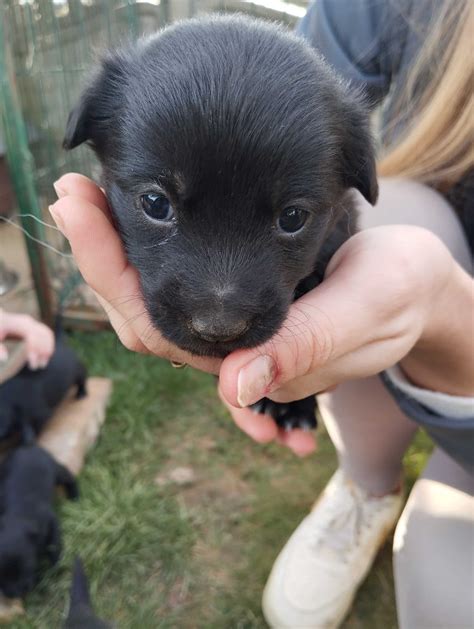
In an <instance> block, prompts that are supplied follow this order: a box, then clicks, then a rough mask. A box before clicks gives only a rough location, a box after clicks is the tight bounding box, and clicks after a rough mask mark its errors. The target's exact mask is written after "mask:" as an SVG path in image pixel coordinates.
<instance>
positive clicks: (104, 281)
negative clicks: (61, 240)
mask: <svg viewBox="0 0 474 629" xmlns="http://www.w3.org/2000/svg"><path fill="white" fill-rule="evenodd" d="M49 210H50V213H51V216H52V217H53V219H54V220H55V222H56V224H57V226H58V227H59V229H60V230H61V231H62V232H63V234H64V235H65V236H66V238H67V239H68V240H69V243H70V245H71V249H72V252H73V254H74V258H75V260H76V262H77V265H78V267H79V270H80V271H81V273H82V276H83V277H84V279H85V281H86V282H87V284H89V286H90V287H91V288H92V289H93V290H95V292H96V293H98V294H99V295H101V296H102V297H103V298H104V299H106V301H108V302H109V303H111V304H113V303H114V300H116V299H118V298H122V299H128V300H129V301H128V302H127V303H128V307H127V308H125V312H127V313H130V311H131V312H132V313H133V314H136V305H137V303H136V300H133V299H132V298H133V297H134V296H135V297H138V296H139V294H140V291H139V282H138V274H137V272H136V270H135V269H134V268H133V267H132V266H130V264H129V263H128V260H127V258H126V255H125V251H124V249H123V246H122V242H121V240H120V237H119V235H118V234H117V232H116V231H115V229H114V228H113V226H112V225H111V223H110V221H109V220H108V218H107V217H106V216H105V214H104V213H103V212H102V211H101V210H100V209H99V208H98V207H97V206H95V205H94V204H92V203H90V202H88V201H85V200H84V199H83V198H82V197H77V196H66V197H63V198H62V199H59V200H58V201H56V203H54V204H53V205H52V206H50V208H49ZM131 304H134V306H131ZM115 307H117V306H115ZM117 309H118V310H119V311H120V312H121V314H124V312H122V310H121V309H120V308H119V307H117Z"/></svg>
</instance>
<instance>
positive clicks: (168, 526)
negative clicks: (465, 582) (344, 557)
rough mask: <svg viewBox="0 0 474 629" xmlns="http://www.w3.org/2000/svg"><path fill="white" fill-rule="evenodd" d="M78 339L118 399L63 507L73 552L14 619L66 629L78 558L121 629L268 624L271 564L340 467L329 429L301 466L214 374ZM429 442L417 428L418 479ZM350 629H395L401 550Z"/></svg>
mask: <svg viewBox="0 0 474 629" xmlns="http://www.w3.org/2000/svg"><path fill="white" fill-rule="evenodd" d="M71 343H72V345H73V346H74V347H75V348H76V349H77V351H78V353H79V354H80V355H81V357H82V358H83V359H84V361H85V362H86V364H87V365H88V367H89V371H90V373H91V374H93V375H107V376H110V377H111V378H112V379H113V381H114V393H113V398H112V402H111V404H110V407H109V410H108V414H107V420H106V423H105V425H104V428H103V430H102V435H101V438H100V441H99V443H98V444H97V446H96V447H95V448H94V449H93V451H92V452H91V453H90V456H89V458H88V461H87V465H86V467H85V469H84V471H83V472H82V474H81V476H80V479H79V480H80V487H81V498H80V500H79V501H78V502H77V503H70V502H69V503H66V502H65V501H61V502H60V503H59V505H58V508H59V511H60V515H61V520H62V525H63V537H64V553H63V558H62V560H61V561H60V563H59V564H58V566H57V567H55V568H54V569H51V570H49V571H48V572H47V573H46V574H45V577H44V579H43V580H42V582H41V583H40V585H39V586H38V587H37V589H36V590H35V591H34V592H33V593H32V594H31V595H30V596H29V597H28V598H27V600H26V611H27V615H26V616H25V617H23V618H22V619H20V620H17V621H16V622H14V623H12V624H11V625H10V626H11V627H14V628H15V629H26V628H33V627H34V628H38V629H56V628H59V627H60V624H61V618H62V617H63V614H64V613H65V610H66V607H67V592H68V588H69V582H70V571H71V565H72V561H73V557H74V556H75V555H76V554H80V555H81V557H82V559H83V561H84V563H85V566H86V569H87V572H88V574H89V578H90V580H91V588H92V593H93V597H94V600H95V603H96V608H97V611H98V612H99V613H100V614H101V615H102V616H103V617H105V618H109V619H111V620H113V621H114V622H115V623H116V625H117V626H118V627H119V628H120V629H135V628H137V629H138V628H140V629H159V628H160V629H161V628H171V627H173V628H175V627H176V628H180V629H181V628H183V629H187V628H189V629H191V628H206V629H208V628H209V629H212V628H215V629H228V628H236V629H237V628H238V629H244V628H245V629H247V628H249V629H250V628H257V627H259V628H260V627H265V626H266V624H265V622H264V620H263V617H262V615H261V612H260V594H261V591H262V588H263V585H264V583H265V578H266V575H267V574H268V572H269V570H270V567H271V565H272V560H273V559H274V557H275V556H276V554H277V552H278V550H279V549H280V547H281V546H282V544H283V543H284V542H285V540H286V538H287V537H288V535H289V534H290V533H291V531H292V530H293V528H294V527H295V525H296V524H297V523H298V522H299V521H300V520H301V518H302V517H303V516H304V515H305V513H306V512H307V509H308V507H309V505H310V504H311V503H312V502H313V501H314V499H315V497H316V496H317V494H318V493H319V491H320V490H321V489H322V488H323V486H324V485H325V483H326V482H327V480H328V479H329V478H330V476H331V474H332V473H333V471H334V469H335V467H336V457H335V454H334V449H333V447H332V445H331V442H330V441H329V438H328V436H327V435H326V434H325V432H324V430H323V429H321V428H320V429H319V451H318V453H317V455H315V456H312V457H310V458H309V459H307V460H304V461H301V460H299V459H297V458H296V457H294V456H293V455H291V454H290V453H289V452H285V451H284V450H283V449H282V448H280V447H278V446H275V445H269V446H260V445H257V444H255V443H254V442H252V441H251V440H250V439H248V438H247V437H246V436H245V435H243V434H242V433H240V431H239V430H238V429H237V428H236V427H235V426H234V424H233V423H232V421H231V420H230V417H229V416H228V414H227V412H226V411H225V410H224V409H223V407H222V406H221V404H220V403H219V401H218V400H217V397H216V390H215V382H214V379H213V378H212V377H211V376H208V375H205V374H201V373H198V372H196V371H194V370H191V369H184V370H175V369H172V368H171V367H170V366H169V364H168V363H166V362H163V361H161V360H159V359H157V358H153V357H149V356H146V357H145V356H140V355H137V354H132V353H130V352H128V351H127V350H125V349H124V348H123V347H121V345H120V344H119V342H118V340H117V339H116V337H115V335H114V334H112V333H110V332H103V333H96V334H90V333H83V334H82V333H81V334H80V333H77V334H75V335H73V336H72V337H71ZM428 450H429V445H428V440H427V438H426V437H424V436H423V435H418V437H417V440H416V443H415V444H414V446H413V447H412V448H411V449H410V451H409V453H408V454H407V457H406V468H407V477H408V483H409V484H411V483H412V482H413V480H414V479H415V478H416V475H417V474H418V472H419V470H420V468H421V467H422V466H423V464H424V461H425V460H426V455H427V452H428ZM178 467H186V468H191V470H192V473H193V474H192V478H190V479H189V482H188V483H187V484H179V483H176V482H174V481H172V480H169V479H170V474H171V478H173V477H174V475H173V471H174V470H176V468H178ZM344 627H345V628H347V629H349V628H350V629H356V628H360V629H362V628H363V629H372V628H373V629H375V628H377V629H378V628H380V627H384V628H385V629H389V628H391V627H396V617H395V607H394V596H393V580H392V573H391V557H390V546H389V544H387V546H386V547H385V549H384V550H383V551H382V553H381V555H380V556H379V558H378V560H377V562H376V564H375V568H374V570H373V571H372V573H371V575H370V576H369V578H368V579H367V581H366V583H365V584H364V586H363V587H362V589H361V591H360V595H359V596H358V599H357V603H356V605H355V607H354V609H353V611H352V613H351V615H350V617H349V618H348V620H347V622H346V624H345V625H344Z"/></svg>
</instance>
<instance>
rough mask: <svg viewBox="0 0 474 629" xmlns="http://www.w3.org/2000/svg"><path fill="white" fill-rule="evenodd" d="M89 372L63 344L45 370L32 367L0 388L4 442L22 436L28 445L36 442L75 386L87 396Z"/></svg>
mask: <svg viewBox="0 0 474 629" xmlns="http://www.w3.org/2000/svg"><path fill="white" fill-rule="evenodd" d="M86 377H87V376H86V370H85V367H84V366H83V365H82V363H81V362H79V360H78V358H77V356H76V355H75V353H74V352H73V351H72V349H70V348H69V347H67V346H66V345H64V343H62V342H61V341H60V340H57V341H56V347H55V350H54V353H53V355H52V356H51V359H50V361H49V363H48V364H47V365H46V367H45V368H44V369H37V370H36V371H33V370H31V369H30V368H29V367H28V366H25V367H23V369H22V370H21V371H20V372H19V373H18V374H16V375H15V376H13V378H10V379H9V380H7V381H6V382H4V383H3V384H0V440H3V439H6V438H8V437H10V436H11V435H12V434H14V433H19V434H20V435H21V437H22V439H23V442H24V443H28V442H31V441H33V440H34V437H35V436H36V435H38V434H39V433H40V432H41V430H42V428H43V427H44V426H45V424H46V423H47V422H48V420H49V419H50V418H51V416H52V415H53V413H54V410H55V408H56V407H57V406H58V405H59V403H60V402H61V401H62V400H63V399H64V397H65V395H66V394H67V392H68V390H69V389H70V388H71V387H72V386H76V387H77V397H78V398H81V397H84V396H85V395H86Z"/></svg>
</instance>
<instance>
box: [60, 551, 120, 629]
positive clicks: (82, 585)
mask: <svg viewBox="0 0 474 629" xmlns="http://www.w3.org/2000/svg"><path fill="white" fill-rule="evenodd" d="M111 628H112V625H111V624H109V623H108V622H106V621H105V620H102V619H101V618H99V617H98V616H96V614H95V612H94V609H93V607H92V602H91V597H90V593H89V584H88V582H87V577H86V573H85V571H84V566H83V565H82V561H81V560H80V559H79V557H76V560H75V562H74V569H73V574H72V583H71V595H70V601H69V612H68V616H67V618H66V620H65V621H64V624H63V629H111Z"/></svg>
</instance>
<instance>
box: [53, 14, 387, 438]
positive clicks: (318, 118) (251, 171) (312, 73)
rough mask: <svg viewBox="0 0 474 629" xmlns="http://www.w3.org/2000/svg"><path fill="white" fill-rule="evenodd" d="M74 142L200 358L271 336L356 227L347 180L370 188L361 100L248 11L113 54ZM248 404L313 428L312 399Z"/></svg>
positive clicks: (182, 338) (179, 332)
mask: <svg viewBox="0 0 474 629" xmlns="http://www.w3.org/2000/svg"><path fill="white" fill-rule="evenodd" d="M83 142H88V143H89V144H90V145H91V146H92V148H93V149H94V151H95V152H96V154H97V155H98V157H99V159H100V161H101V163H102V167H103V185H104V187H105V190H106V193H107V196H108V199H109V201H110V204H111V207H112V210H113V215H114V218H115V221H116V224H117V227H118V230H119V232H120V234H121V237H122V239H123V242H124V245H125V248H126V251H127V255H128V257H129V260H130V261H131V263H132V264H133V265H134V266H135V267H136V268H137V269H138V271H139V275H140V280H141V288H142V292H143V295H144V299H145V303H146V307H147V310H148V312H149V314H150V317H151V320H152V321H153V323H154V325H155V326H156V327H157V328H158V329H159V330H160V331H161V332H162V333H163V335H164V336H165V337H166V338H168V339H169V340H170V341H172V342H173V343H175V344H176V345H178V346H179V347H181V348H182V349H185V350H187V351H189V352H191V353H193V354H196V355H204V356H219V357H224V356H226V355H227V354H229V353H230V352H232V351H234V350H237V349H242V348H249V347H255V346H257V345H259V344H261V343H263V342H265V341H267V340H268V339H269V338H270V337H271V336H272V335H274V334H275V333H277V332H278V330H279V329H280V327H281V325H282V324H283V321H284V319H285V316H286V315H287V313H288V309H289V306H290V304H291V302H292V301H293V300H294V299H296V298H297V297H299V296H301V295H302V294H304V293H305V292H307V291H308V290H310V289H311V288H313V287H315V286H316V285H317V284H318V283H319V282H321V281H322V279H323V277H324V271H325V268H326V266H327V264H328V262H329V260H330V258H331V257H332V255H333V254H334V252H335V251H336V250H337V249H338V248H339V246H340V245H341V244H342V243H343V242H344V241H345V240H346V239H347V238H349V237H350V236H351V235H352V234H353V233H354V232H355V230H356V213H355V210H354V203H353V199H352V197H351V194H350V189H351V188H357V189H358V190H359V191H360V192H361V193H362V195H363V196H364V197H365V198H366V199H367V200H368V201H369V202H370V203H372V204H373V203H375V201H376V199H377V180H376V171H375V159H374V151H373V146H372V141H371V137H370V133H369V124H368V114H367V111H366V108H365V107H364V105H363V104H362V100H361V98H360V97H359V96H358V95H356V94H353V93H351V91H350V90H349V89H348V87H347V85H345V84H344V83H343V82H342V81H341V80H339V79H338V78H337V76H336V75H335V74H334V73H333V72H332V71H331V69H330V68H329V67H328V65H327V64H326V63H325V62H324V61H323V60H322V59H321V57H320V56H319V55H318V54H317V53H316V52H315V51H314V50H312V49H311V48H310V47H309V46H308V45H307V44H306V43H305V42H304V41H303V40H302V39H300V38H298V37H296V36H294V35H292V34H289V33H287V32H285V31H284V30H283V29H281V28H279V27H277V26H274V25H271V24H267V23H265V22H263V21H259V20H253V19H250V18H246V17H244V16H232V17H230V16H227V17H224V16H218V17H216V16H213V17H206V18H202V19H193V20H188V21H184V22H180V23H178V24H176V25H173V26H171V27H168V28H166V29H164V30H163V31H161V32H160V33H158V34H157V35H156V36H153V37H151V38H148V39H144V40H141V41H139V42H138V43H137V44H136V45H135V46H132V47H130V48H127V49H124V50H122V51H119V52H115V53H111V54H109V55H108V56H107V57H106V58H105V59H104V60H103V62H102V66H101V68H100V69H99V70H98V72H97V75H96V77H95V78H94V79H93V80H92V82H91V84H90V85H89V87H88V88H86V90H85V91H84V93H83V96H82V98H81V100H80V102H79V104H78V106H77V107H76V108H75V109H74V110H73V112H72V113H71V114H70V117H69V120H68V125H67V130H66V136H65V140H64V146H65V148H68V149H71V148H74V147H75V146H78V145H79V144H81V143H83ZM258 408H259V410H261V411H264V412H269V413H270V414H271V415H272V416H273V417H275V418H276V419H277V421H278V422H279V423H280V424H281V425H285V426H288V427H291V426H298V425H303V426H307V425H310V424H313V425H314V410H315V400H314V396H312V397H311V398H306V399H305V400H302V401H298V402H294V403H292V404H289V405H284V407H282V406H281V405H279V404H274V403H270V402H269V401H263V402H262V403H261V404H260V405H259V406H258ZM311 416H312V417H311Z"/></svg>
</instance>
